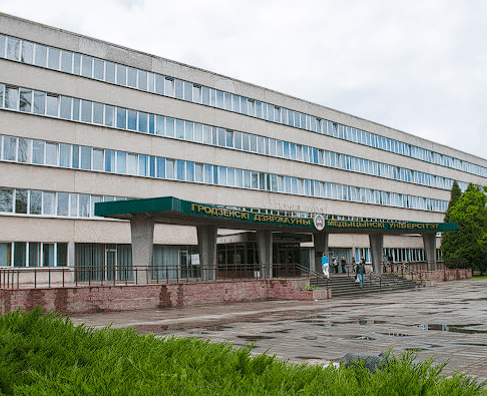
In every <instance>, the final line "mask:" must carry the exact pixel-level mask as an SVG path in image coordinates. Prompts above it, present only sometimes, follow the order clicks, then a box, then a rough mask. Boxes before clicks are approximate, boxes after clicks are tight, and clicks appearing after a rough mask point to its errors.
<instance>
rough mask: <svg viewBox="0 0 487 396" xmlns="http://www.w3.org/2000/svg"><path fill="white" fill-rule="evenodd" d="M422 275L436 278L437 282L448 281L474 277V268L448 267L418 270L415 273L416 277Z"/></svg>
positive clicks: (432, 278)
mask: <svg viewBox="0 0 487 396" xmlns="http://www.w3.org/2000/svg"><path fill="white" fill-rule="evenodd" d="M420 275H421V277H422V278H426V279H429V280H434V281H436V282H448V281H454V280H460V279H470V278H472V269H471V268H468V269H447V270H442V271H418V272H415V273H414V277H415V278H417V277H419V276H420Z"/></svg>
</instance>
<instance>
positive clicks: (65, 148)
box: [59, 143, 71, 168]
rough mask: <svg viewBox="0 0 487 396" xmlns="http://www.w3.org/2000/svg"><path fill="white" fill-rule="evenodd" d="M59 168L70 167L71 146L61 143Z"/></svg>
mask: <svg viewBox="0 0 487 396" xmlns="http://www.w3.org/2000/svg"><path fill="white" fill-rule="evenodd" d="M59 166H62V167H65V168H70V167H71V145H70V144H65V143H61V144H60V145H59Z"/></svg>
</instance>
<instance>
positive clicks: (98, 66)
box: [93, 59, 105, 80]
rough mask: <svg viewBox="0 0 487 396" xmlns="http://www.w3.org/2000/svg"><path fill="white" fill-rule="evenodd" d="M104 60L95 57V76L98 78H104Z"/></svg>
mask: <svg viewBox="0 0 487 396" xmlns="http://www.w3.org/2000/svg"><path fill="white" fill-rule="evenodd" d="M104 66H105V65H104V62H103V61H102V60H99V59H95V60H94V61H93V78H95V79H97V80H103V72H104V70H103V68H104Z"/></svg>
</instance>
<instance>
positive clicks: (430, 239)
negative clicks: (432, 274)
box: [422, 232, 436, 271]
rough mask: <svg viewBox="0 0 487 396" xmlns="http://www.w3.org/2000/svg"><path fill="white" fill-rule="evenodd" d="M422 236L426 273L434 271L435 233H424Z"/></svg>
mask: <svg viewBox="0 0 487 396" xmlns="http://www.w3.org/2000/svg"><path fill="white" fill-rule="evenodd" d="M422 236H423V246H424V253H425V255H426V262H427V263H428V271H436V232H425V233H423V234H422Z"/></svg>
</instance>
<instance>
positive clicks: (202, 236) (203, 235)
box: [196, 225, 218, 281]
mask: <svg viewBox="0 0 487 396" xmlns="http://www.w3.org/2000/svg"><path fill="white" fill-rule="evenodd" d="M196 230H197V234H198V248H199V253H200V266H201V278H202V279H203V280H204V281H214V280H216V258H217V255H216V238H217V231H218V228H217V227H216V226H213V225H199V226H197V227H196Z"/></svg>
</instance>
